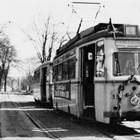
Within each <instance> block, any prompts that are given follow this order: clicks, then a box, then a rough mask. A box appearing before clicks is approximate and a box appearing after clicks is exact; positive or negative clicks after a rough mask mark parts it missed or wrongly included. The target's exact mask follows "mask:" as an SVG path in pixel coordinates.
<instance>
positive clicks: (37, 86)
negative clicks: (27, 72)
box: [33, 62, 52, 106]
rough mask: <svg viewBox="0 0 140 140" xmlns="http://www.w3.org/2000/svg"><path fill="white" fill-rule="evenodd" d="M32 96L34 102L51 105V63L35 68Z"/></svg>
mask: <svg viewBox="0 0 140 140" xmlns="http://www.w3.org/2000/svg"><path fill="white" fill-rule="evenodd" d="M33 81H34V83H33V95H34V100H35V101H36V102H41V103H45V104H48V106H51V105H52V62H45V63H43V64H41V65H40V66H39V67H37V68H36V69H35V71H34V77H33Z"/></svg>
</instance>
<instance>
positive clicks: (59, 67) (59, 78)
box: [57, 64, 62, 81]
mask: <svg viewBox="0 0 140 140" xmlns="http://www.w3.org/2000/svg"><path fill="white" fill-rule="evenodd" d="M57 79H58V81H60V80H62V64H59V65H58V77H57Z"/></svg>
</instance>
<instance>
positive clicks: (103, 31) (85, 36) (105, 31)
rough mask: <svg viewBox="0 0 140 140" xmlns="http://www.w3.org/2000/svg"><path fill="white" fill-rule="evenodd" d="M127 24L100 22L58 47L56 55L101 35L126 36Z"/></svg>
mask: <svg viewBox="0 0 140 140" xmlns="http://www.w3.org/2000/svg"><path fill="white" fill-rule="evenodd" d="M125 25H126V24H112V23H111V24H110V23H99V24H97V25H96V26H94V27H90V28H88V29H86V30H84V31H82V32H80V33H78V34H76V36H74V37H73V38H72V39H71V40H69V41H68V42H67V43H66V44H65V45H63V46H62V47H61V48H59V49H57V52H56V57H59V56H60V55H62V54H63V53H65V52H67V51H69V50H71V49H73V48H75V47H77V46H79V45H81V44H84V43H86V42H90V41H92V40H95V39H98V38H101V37H113V36H114V33H115V36H116V37H117V36H118V37H119V36H125V35H124V26H125ZM113 29H115V31H114V30H113Z"/></svg>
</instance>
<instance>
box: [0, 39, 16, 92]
mask: <svg viewBox="0 0 140 140" xmlns="http://www.w3.org/2000/svg"><path fill="white" fill-rule="evenodd" d="M15 58H16V50H15V48H14V46H12V45H10V41H9V39H8V37H4V38H2V39H1V40H0V89H1V81H2V78H3V79H4V90H5V91H6V84H7V75H8V73H9V69H10V65H11V63H12V62H14V61H15Z"/></svg>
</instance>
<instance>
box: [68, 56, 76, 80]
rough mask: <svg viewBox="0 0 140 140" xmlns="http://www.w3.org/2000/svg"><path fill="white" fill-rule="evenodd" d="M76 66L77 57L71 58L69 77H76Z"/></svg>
mask: <svg viewBox="0 0 140 140" xmlns="http://www.w3.org/2000/svg"><path fill="white" fill-rule="evenodd" d="M75 67H76V61H75V57H74V58H71V59H69V67H68V70H69V79H74V78H75Z"/></svg>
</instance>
